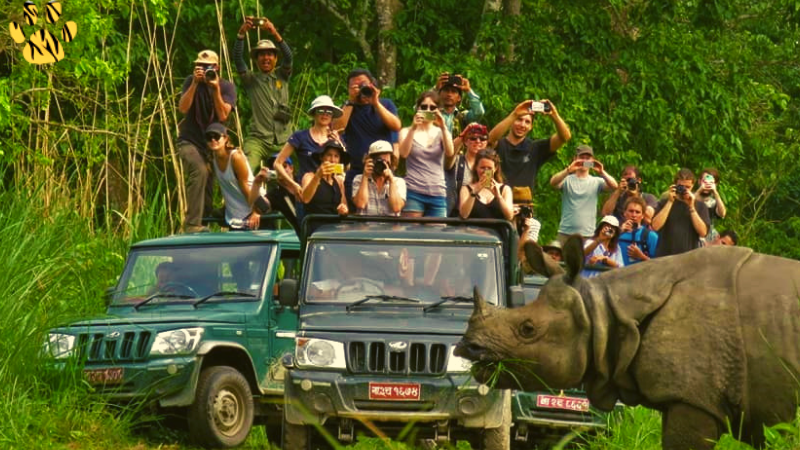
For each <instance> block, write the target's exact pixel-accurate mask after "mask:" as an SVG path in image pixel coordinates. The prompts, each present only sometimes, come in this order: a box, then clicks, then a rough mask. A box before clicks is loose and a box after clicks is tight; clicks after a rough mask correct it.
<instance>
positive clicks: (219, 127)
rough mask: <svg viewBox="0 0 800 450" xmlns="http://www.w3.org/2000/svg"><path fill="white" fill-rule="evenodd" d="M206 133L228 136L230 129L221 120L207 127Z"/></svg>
mask: <svg viewBox="0 0 800 450" xmlns="http://www.w3.org/2000/svg"><path fill="white" fill-rule="evenodd" d="M206 133H219V134H221V135H223V136H226V135H227V134H228V129H227V128H225V125H223V124H221V123H219V122H214V123H212V124H211V125H209V126H207V127H206Z"/></svg>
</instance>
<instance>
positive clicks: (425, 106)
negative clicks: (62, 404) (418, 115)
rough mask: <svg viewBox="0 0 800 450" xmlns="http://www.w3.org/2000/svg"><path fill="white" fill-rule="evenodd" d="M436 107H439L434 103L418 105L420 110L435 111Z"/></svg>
mask: <svg viewBox="0 0 800 450" xmlns="http://www.w3.org/2000/svg"><path fill="white" fill-rule="evenodd" d="M437 109H439V107H438V106H436V105H419V110H420V111H436V110H437Z"/></svg>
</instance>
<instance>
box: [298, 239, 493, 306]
mask: <svg viewBox="0 0 800 450" xmlns="http://www.w3.org/2000/svg"><path fill="white" fill-rule="evenodd" d="M499 251H500V249H499V247H498V248H495V247H492V246H488V245H486V246H478V245H470V246H464V245H463V244H462V245H460V246H456V245H447V244H437V245H430V244H422V243H414V242H395V241H389V242H386V241H377V242H376V241H371V242H368V241H365V242H360V241H359V242H313V243H310V244H309V250H308V252H307V255H308V261H307V263H306V271H307V273H305V274H304V279H305V286H303V291H304V296H305V297H304V298H305V302H306V303H330V302H336V303H347V304H353V303H354V302H359V301H361V300H364V299H368V298H387V299H390V300H391V299H395V300H397V301H380V302H378V301H375V302H366V303H364V306H366V305H368V304H375V305H392V306H401V307H416V308H419V307H420V305H421V304H422V305H424V304H432V303H436V302H439V301H441V300H442V298H443V297H459V296H468V297H472V292H473V287H474V286H477V287H478V291H479V292H480V293H481V295H483V296H484V297H485V299H486V301H487V302H488V303H491V304H495V305H496V304H497V300H498V291H499V289H500V287H501V286H500V285H499V283H498V277H499V274H498V269H497V267H498V266H499V265H498V263H497V258H498V257H499V256H498V253H499ZM403 299H412V300H419V302H416V301H403ZM450 305H452V306H456V307H459V308H463V307H471V305H469V304H464V303H457V302H451V303H449V305H448V306H450Z"/></svg>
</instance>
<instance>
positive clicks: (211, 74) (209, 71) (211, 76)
mask: <svg viewBox="0 0 800 450" xmlns="http://www.w3.org/2000/svg"><path fill="white" fill-rule="evenodd" d="M203 73H204V74H205V77H206V81H213V80H216V79H217V71H216V70H214V66H206V69H205V71H204V72H203Z"/></svg>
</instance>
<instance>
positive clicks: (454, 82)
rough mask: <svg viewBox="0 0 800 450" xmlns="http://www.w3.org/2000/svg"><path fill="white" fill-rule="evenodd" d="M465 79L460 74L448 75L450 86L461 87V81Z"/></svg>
mask: <svg viewBox="0 0 800 450" xmlns="http://www.w3.org/2000/svg"><path fill="white" fill-rule="evenodd" d="M462 81H463V80H462V79H461V77H460V76H458V75H450V76H448V77H447V84H448V85H450V86H458V87H461V82H462Z"/></svg>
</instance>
